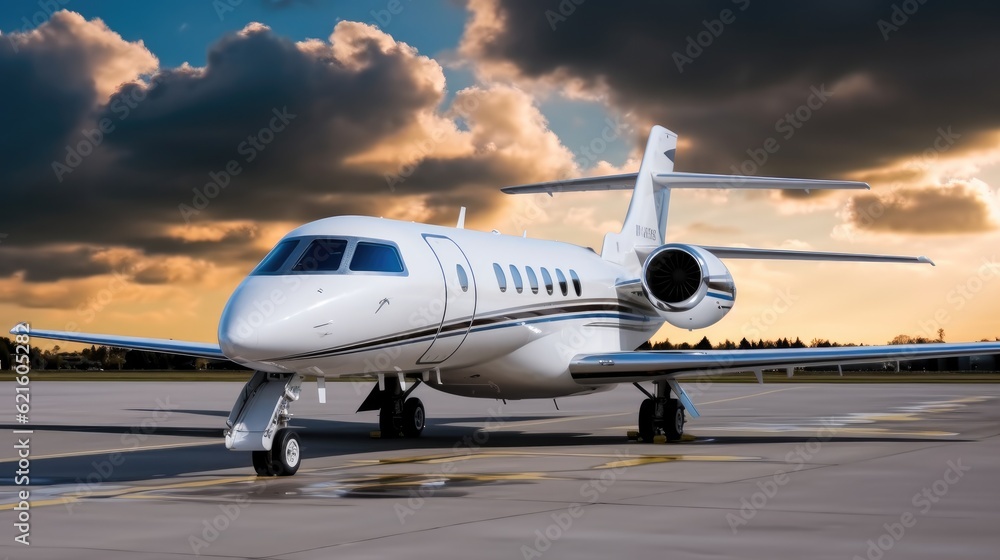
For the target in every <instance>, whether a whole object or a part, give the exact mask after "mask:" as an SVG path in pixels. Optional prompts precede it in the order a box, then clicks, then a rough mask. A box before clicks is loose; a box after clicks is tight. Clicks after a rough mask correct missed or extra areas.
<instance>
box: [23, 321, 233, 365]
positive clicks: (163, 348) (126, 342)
mask: <svg viewBox="0 0 1000 560" xmlns="http://www.w3.org/2000/svg"><path fill="white" fill-rule="evenodd" d="M25 332H26V331H25V330H24V327H23V323H22V325H18V326H17V327H14V328H13V329H11V331H10V333H11V334H25ZM27 334H29V335H30V336H32V337H34V338H45V339H49V340H62V341H66V342H79V343H81V344H98V345H102V346H113V347H116V348H128V349H129V350H146V351H147V352H165V353H168V354H181V355H183V356H194V357H196V358H211V359H213V360H228V359H229V358H227V357H226V355H225V354H223V353H222V349H221V348H219V345H218V344H209V343H205V342H185V341H183V340H172V339H163V338H139V337H135V336H116V335H112V334H88V333H78V332H68V331H46V330H37V329H31V330H30V332H27Z"/></svg>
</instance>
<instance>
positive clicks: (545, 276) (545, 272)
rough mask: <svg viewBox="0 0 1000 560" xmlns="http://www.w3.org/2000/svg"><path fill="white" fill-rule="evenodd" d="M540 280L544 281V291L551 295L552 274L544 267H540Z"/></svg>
mask: <svg viewBox="0 0 1000 560" xmlns="http://www.w3.org/2000/svg"><path fill="white" fill-rule="evenodd" d="M542 281H543V282H545V291H546V292H548V293H549V295H550V296H551V295H552V276H551V275H550V274H549V271H548V270H547V269H546V268H545V267H542Z"/></svg>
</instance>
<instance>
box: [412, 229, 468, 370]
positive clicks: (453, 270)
mask: <svg viewBox="0 0 1000 560" xmlns="http://www.w3.org/2000/svg"><path fill="white" fill-rule="evenodd" d="M424 241H426V242H427V245H428V246H430V248H431V251H433V252H434V256H435V257H436V258H437V262H438V265H439V266H440V269H441V278H442V280H443V283H444V306H443V307H444V310H443V312H442V317H441V324H440V325H439V326H438V330H437V334H436V335H435V338H434V342H432V343H431V346H430V348H428V349H427V351H426V352H424V355H423V356H421V357H420V359H419V360H417V363H418V364H440V363H442V362H444V361H445V360H447V359H448V358H450V357H451V356H452V354H454V353H455V352H456V351H457V350H458V348H459V346H461V345H462V342H464V341H465V337H466V336H468V334H469V329H470V328H471V327H472V320H473V319H474V318H475V315H476V279H475V276H474V275H473V274H472V265H470V264H469V259H468V258H466V256H465V253H463V252H462V249H461V248H460V247H459V246H458V244H456V243H455V242H454V241H452V240H451V239H449V238H447V237H444V236H441V235H431V234H424Z"/></svg>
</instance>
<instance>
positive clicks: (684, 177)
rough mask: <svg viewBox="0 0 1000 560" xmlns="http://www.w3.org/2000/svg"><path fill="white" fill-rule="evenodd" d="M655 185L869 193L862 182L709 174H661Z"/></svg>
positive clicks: (867, 187) (673, 187)
mask: <svg viewBox="0 0 1000 560" xmlns="http://www.w3.org/2000/svg"><path fill="white" fill-rule="evenodd" d="M653 182H654V183H656V184H658V185H661V186H664V187H668V188H671V189H781V190H797V191H812V190H868V189H870V188H871V187H869V186H868V183H862V182H860V181H827V180H824V179H790V178H783V177H753V176H750V175H712V174H709V173H677V172H671V173H657V174H655V175H653Z"/></svg>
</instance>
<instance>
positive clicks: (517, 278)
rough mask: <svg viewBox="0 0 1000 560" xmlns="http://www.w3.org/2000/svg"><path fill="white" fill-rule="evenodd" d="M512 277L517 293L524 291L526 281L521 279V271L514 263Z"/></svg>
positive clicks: (511, 271) (511, 269) (511, 270)
mask: <svg viewBox="0 0 1000 560" xmlns="http://www.w3.org/2000/svg"><path fill="white" fill-rule="evenodd" d="M510 277H511V278H513V279H514V289H515V290H517V293H521V292H523V291H524V282H522V281H521V273H520V272H519V271H518V270H517V267H516V266H514V265H510Z"/></svg>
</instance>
